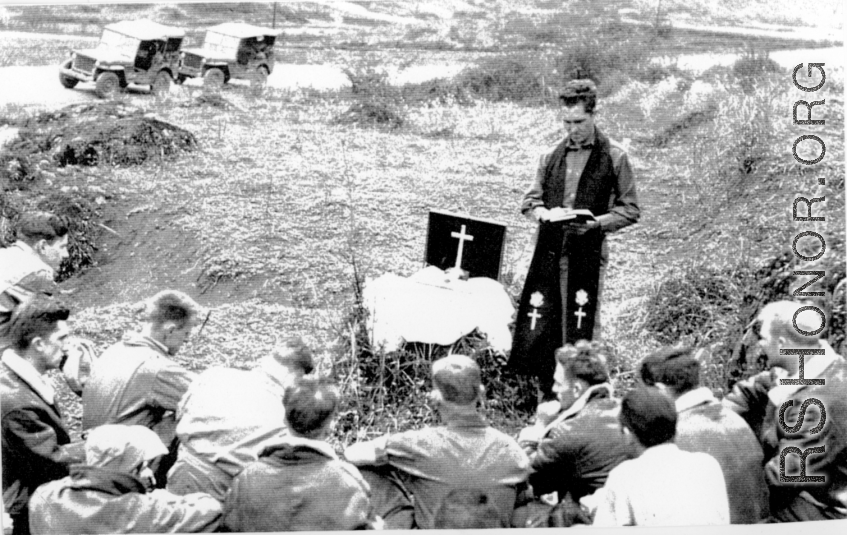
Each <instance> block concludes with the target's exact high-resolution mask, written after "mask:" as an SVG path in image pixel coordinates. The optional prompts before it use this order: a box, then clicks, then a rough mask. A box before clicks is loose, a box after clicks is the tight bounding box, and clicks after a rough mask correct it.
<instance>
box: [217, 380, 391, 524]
mask: <svg viewBox="0 0 847 535" xmlns="http://www.w3.org/2000/svg"><path fill="white" fill-rule="evenodd" d="M283 404H284V406H285V420H286V425H287V426H288V428H289V430H290V434H288V435H286V436H279V437H277V439H276V441H275V442H274V443H272V444H269V445H267V447H265V449H264V451H263V452H262V453H261V454H260V456H259V460H258V461H256V462H254V463H252V464H250V465H248V466H247V468H245V469H244V471H243V472H241V474H239V475H238V476H236V478H235V479H234V480H233V482H232V488H231V490H230V493H229V495H228V497H227V500H226V506H225V510H224V525H225V526H226V528H227V529H229V530H231V531H237V532H242V531H259V532H266V531H304V530H305V531H337V530H343V531H349V530H354V529H363V528H366V527H369V526H370V525H371V524H372V522H373V521H374V520H375V519H374V517H373V514H372V513H373V509H372V507H371V503H370V487H369V486H368V484H367V483H366V482H365V480H364V479H363V478H362V475H361V474H360V473H359V470H357V469H356V467H355V466H353V465H352V464H350V463H347V462H345V461H342V460H341V459H339V458H338V456H337V455H336V453H335V451H334V450H333V449H332V447H331V446H330V445H329V444H327V442H326V437H327V436H328V435H329V434H330V432H331V429H332V422H333V420H334V419H335V413H336V410H337V408H338V393H337V392H336V390H335V388H334V387H332V386H331V385H329V384H327V383H324V382H322V381H321V380H320V379H318V378H316V377H314V376H307V377H305V378H303V379H301V380H299V381H298V382H297V383H295V384H294V385H293V386H290V387H289V388H287V389H286V391H285V398H284V400H283Z"/></svg>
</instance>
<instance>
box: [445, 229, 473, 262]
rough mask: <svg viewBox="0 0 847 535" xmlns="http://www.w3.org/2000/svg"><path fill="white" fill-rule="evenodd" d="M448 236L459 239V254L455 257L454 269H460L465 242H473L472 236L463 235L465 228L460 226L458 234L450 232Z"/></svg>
mask: <svg viewBox="0 0 847 535" xmlns="http://www.w3.org/2000/svg"><path fill="white" fill-rule="evenodd" d="M450 236H452V237H453V238H459V252H458V254H457V255H456V267H457V268H459V269H461V267H462V253H463V252H464V250H465V241H466V240H467V241H473V236H471V235H470V234H465V226H464V225H462V230H461V231H460V232H451V233H450Z"/></svg>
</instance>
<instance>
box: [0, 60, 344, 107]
mask: <svg viewBox="0 0 847 535" xmlns="http://www.w3.org/2000/svg"><path fill="white" fill-rule="evenodd" d="M186 83H187V84H188V85H189V86H192V85H199V84H200V81H199V80H189V81H188V82H186ZM349 83H350V82H349V81H348V80H347V77H346V76H344V73H343V72H341V69H340V68H338V67H334V66H331V65H287V64H277V65H276V68H274V72H273V74H271V75H270V76H269V77H268V85H269V86H271V87H275V88H281V89H294V88H297V87H313V88H315V89H338V88H341V87H344V86H345V85H349ZM130 92H131V93H139V94H143V93H147V92H148V91H147V87H145V86H139V87H138V88H135V87H134V86H130ZM96 98H97V97H96V96H95V95H94V84H93V83H85V84H79V85H78V86H77V87H76V88H74V89H65V88H64V87H62V86H61V85H60V84H59V71H58V66H52V65H50V66H46V67H3V68H0V106H2V105H4V104H18V105H22V106H27V105H35V104H38V105H43V106H49V107H52V106H65V105H67V104H73V103H76V102H84V101H86V100H91V99H96Z"/></svg>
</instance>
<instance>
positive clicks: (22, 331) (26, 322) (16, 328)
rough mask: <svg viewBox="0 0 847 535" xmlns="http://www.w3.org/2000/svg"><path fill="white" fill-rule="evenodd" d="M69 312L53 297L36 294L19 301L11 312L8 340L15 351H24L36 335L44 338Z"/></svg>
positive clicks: (51, 332) (65, 318) (64, 319)
mask: <svg viewBox="0 0 847 535" xmlns="http://www.w3.org/2000/svg"><path fill="white" fill-rule="evenodd" d="M70 314H71V312H70V309H68V308H67V307H66V306H64V305H63V304H62V303H59V302H58V301H56V300H55V299H52V298H49V297H46V296H43V295H36V296H34V297H32V298H30V299H27V300H25V301H24V302H23V303H21V304H20V305H19V306H18V308H17V310H15V312H14V313H13V314H12V320H11V323H10V325H9V341H10V343H11V346H12V347H13V348H14V349H15V350H16V351H26V350H27V349H29V346H30V344H31V343H32V341H33V340H34V339H36V338H38V337H42V338H46V337H48V336H50V335H51V334H53V332H54V331H55V330H56V324H58V323H59V322H60V321H66V320H67V319H68V316H70Z"/></svg>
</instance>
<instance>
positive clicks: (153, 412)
mask: <svg viewBox="0 0 847 535" xmlns="http://www.w3.org/2000/svg"><path fill="white" fill-rule="evenodd" d="M145 314H146V317H145V322H144V325H143V327H142V330H141V332H140V333H133V334H132V335H130V336H129V337H128V338H127V339H126V340H125V341H122V342H119V343H117V344H115V345H113V346H112V347H110V348H109V349H107V350H106V351H105V352H104V353H103V355H102V356H101V357H100V359H98V360H97V362H96V363H95V364H94V365H93V366H92V369H91V376H90V377H89V379H88V383H87V384H86V387H85V390H84V391H83V394H82V428H83V429H84V430H87V429H91V428H93V427H97V426H98V425H103V424H124V425H143V426H145V427H148V428H150V429H152V430H153V431H154V432H155V433H156V434H157V435H159V438H160V439H162V442H163V443H164V444H165V445H166V446H167V447H168V451H170V454H169V455H168V456H167V457H165V458H163V460H161V462H160V463H159V465H158V466H157V467H156V480H157V481H158V483H159V485H161V486H163V487H164V485H165V483H166V480H167V471H168V469H170V467H171V466H172V465H173V464H174V461H175V460H176V451H177V446H178V442H177V439H176V410H177V407H178V405H179V401H180V399H182V396H183V395H184V394H185V393H186V391H187V390H188V386H189V385H190V384H191V381H192V380H194V376H195V374H194V373H192V372H190V371H188V370H186V369H185V368H183V367H182V366H180V365H179V364H177V363H176V362H174V361H173V360H171V358H170V357H172V356H174V355H176V354H177V353H178V352H179V350H180V348H182V346H183V344H185V342H186V341H188V338H189V336H190V335H191V331H192V329H193V328H194V326H195V325H197V323H198V322H199V319H200V317H201V308H200V305H198V304H197V303H196V302H195V301H194V300H193V299H191V297H189V296H188V295H186V294H184V293H182V292H178V291H175V290H165V291H162V292H159V293H158V294H156V295H155V296H153V297H152V298H151V299H150V300H149V301H148V302H147V309H146V311H145Z"/></svg>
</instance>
